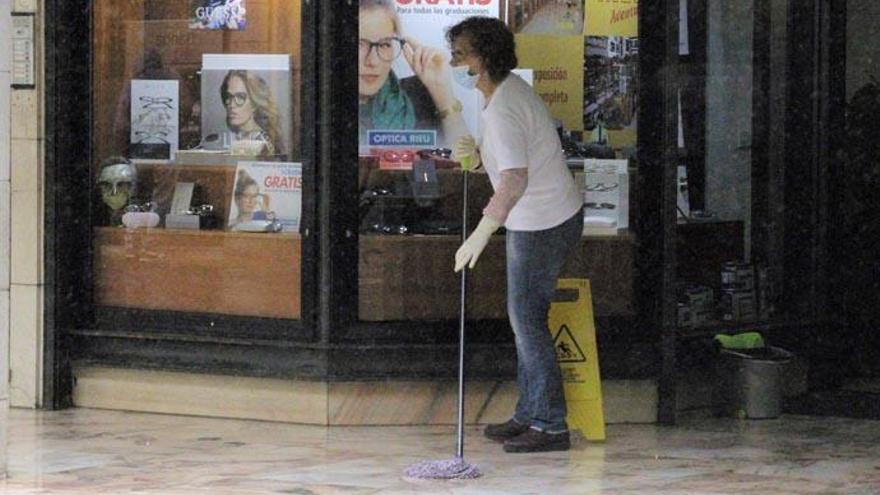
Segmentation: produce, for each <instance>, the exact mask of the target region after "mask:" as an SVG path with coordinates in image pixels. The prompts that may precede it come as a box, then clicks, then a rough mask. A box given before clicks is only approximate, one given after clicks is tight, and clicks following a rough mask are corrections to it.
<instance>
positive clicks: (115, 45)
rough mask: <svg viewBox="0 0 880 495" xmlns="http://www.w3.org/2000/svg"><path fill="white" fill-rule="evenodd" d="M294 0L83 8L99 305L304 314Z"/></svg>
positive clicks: (145, 2)
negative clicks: (87, 19) (88, 36)
mask: <svg viewBox="0 0 880 495" xmlns="http://www.w3.org/2000/svg"><path fill="white" fill-rule="evenodd" d="M300 20H301V2H300V1H298V0H295V1H290V0H189V1H176V0H125V1H117V0H97V1H95V2H93V31H92V33H93V39H92V43H93V50H94V51H93V53H94V56H93V59H92V60H93V63H92V88H93V107H92V120H91V128H90V131H91V136H92V149H93V153H92V156H93V158H94V163H93V164H92V171H93V176H92V184H93V185H94V201H93V210H92V217H93V219H94V220H93V230H92V232H93V236H94V243H93V244H94V265H93V266H94V281H95V294H94V297H95V303H96V305H97V306H98V307H105V308H116V309H120V308H121V309H134V310H158V311H167V312H196V313H207V314H218V315H232V316H253V317H268V318H282V319H299V318H300V314H301V308H300V279H301V273H300V271H301V269H300V266H301V238H300V233H299V230H300V227H299V225H300V218H301V215H302V167H301V163H300V160H301V152H300V150H301V146H300V127H301V118H300V115H301V112H300V85H301V83H302V78H301V72H300V67H301V66H302V64H301V61H302V60H301V53H300V47H301V30H300Z"/></svg>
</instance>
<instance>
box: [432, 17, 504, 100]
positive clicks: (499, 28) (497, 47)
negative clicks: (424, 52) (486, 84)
mask: <svg viewBox="0 0 880 495" xmlns="http://www.w3.org/2000/svg"><path fill="white" fill-rule="evenodd" d="M458 38H464V39H466V40H467V41H468V44H470V47H471V49H472V50H473V52H474V53H475V54H476V55H477V56H478V57H480V58H481V59H482V60H483V64H484V65H485V66H486V70H487V71H488V72H489V77H490V78H491V79H492V82H495V83H499V82H501V81H503V80H504V78H505V77H507V74H510V71H511V70H512V69H514V68H516V64H517V60H516V42H515V41H514V39H513V33H512V32H511V31H510V29H509V28H508V27H507V25H506V24H504V22H503V21H502V20H500V19H496V18H494V17H479V16H477V17H468V18H467V19H465V20H463V21H461V22H459V23H458V24H456V25H454V26H452V27H451V28H449V30H448V31H446V41H448V42H449V45H450V46H451V45H452V43H453V42H454V41H455V40H456V39H458Z"/></svg>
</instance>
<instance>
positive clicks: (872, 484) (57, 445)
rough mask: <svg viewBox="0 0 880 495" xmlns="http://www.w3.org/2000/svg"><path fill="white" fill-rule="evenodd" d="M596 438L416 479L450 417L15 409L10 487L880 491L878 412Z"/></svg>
mask: <svg viewBox="0 0 880 495" xmlns="http://www.w3.org/2000/svg"><path fill="white" fill-rule="evenodd" d="M607 433H608V440H607V441H606V442H605V443H602V444H591V443H587V442H583V441H581V442H578V443H577V445H576V446H575V448H574V449H573V450H572V451H570V452H557V453H550V454H537V455H535V454H533V455H511V454H505V453H503V452H502V451H501V448H500V446H499V445H498V444H494V443H491V442H489V441H488V440H485V439H483V438H482V437H481V436H480V434H479V431H478V429H476V428H472V427H469V428H468V429H467V432H466V435H467V443H466V449H465V457H466V459H467V460H468V461H470V462H471V463H474V464H476V465H478V466H479V467H480V469H481V470H482V471H483V472H484V473H485V475H484V476H483V477H482V478H480V479H477V480H467V481H465V480H459V481H451V482H450V481H447V482H437V481H432V482H425V481H422V482H412V481H407V480H404V479H403V478H402V477H401V473H402V471H403V470H404V469H405V468H406V467H407V466H408V465H410V464H412V463H414V462H416V461H421V460H425V459H444V458H448V457H450V455H451V453H452V452H453V451H454V428H451V427H424V428H421V427H357V428H347V427H346V428H343V427H332V428H324V427H315V426H298V425H289V424H279V423H261V422H254V421H239V420H225V419H206V418H194V417H182V416H163V415H150V414H140V413H122V412H112V411H97V410H86V409H73V410H67V411H60V412H34V411H26V410H20V409H14V410H12V411H10V416H9V449H8V458H9V478H8V479H7V480H6V481H5V482H0V492H2V493H10V494H38V493H39V494H43V493H53V494H54V493H65V494H66V493H71V494H107V493H157V494H159V493H161V494H194V493H210V494H227V493H228V494H244V493H250V494H268V493H287V494H299V495H306V494H331V493H333V494H335V493H339V494H372V493H383V494H384V493H387V494H403V493H419V494H421V493H444V494H451V493H467V494H477V493H480V494H482V493H485V494H526V493H529V494H541V495H556V494H577V495H588V494H694V495H696V494H754V495H757V494H771V493H772V494H786V495H800V494H807V493H810V494H853V495H867V494H880V422H878V421H865V420H849V419H835V418H809V417H803V416H784V417H783V418H781V419H778V420H764V421H745V422H743V421H736V420H729V419H696V420H690V421H686V422H684V423H683V424H681V425H680V426H677V427H675V428H665V427H659V426H652V425H612V426H610V427H609V428H608V430H607Z"/></svg>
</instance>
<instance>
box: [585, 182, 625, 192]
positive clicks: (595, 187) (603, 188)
mask: <svg viewBox="0 0 880 495" xmlns="http://www.w3.org/2000/svg"><path fill="white" fill-rule="evenodd" d="M615 189H617V183H612V184H605V183H603V182H599V183H597V184H587V186H586V187H585V190H587V191H594V192H608V191H613V190H615Z"/></svg>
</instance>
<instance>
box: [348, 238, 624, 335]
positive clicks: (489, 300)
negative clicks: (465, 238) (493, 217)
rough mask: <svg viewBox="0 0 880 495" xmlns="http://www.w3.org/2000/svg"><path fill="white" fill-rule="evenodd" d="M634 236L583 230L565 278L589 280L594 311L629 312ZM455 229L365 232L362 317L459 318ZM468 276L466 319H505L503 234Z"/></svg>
mask: <svg viewBox="0 0 880 495" xmlns="http://www.w3.org/2000/svg"><path fill="white" fill-rule="evenodd" d="M634 241H635V237H634V236H633V235H632V234H630V233H628V232H625V233H623V234H622V235H619V236H586V237H583V238H582V240H581V246H580V248H579V249H578V250H577V251H576V253H575V254H574V256H573V257H572V259H571V260H569V263H568V264H566V266H565V267H564V268H563V272H562V273H561V275H560V276H561V277H563V278H588V279H590V281H591V287H592V296H593V306H594V308H595V313H596V315H597V316H631V315H633V314H634V307H633V290H634V287H633V284H634V273H635V267H634V265H635V242H634ZM460 242H461V240H460V239H459V237H458V236H457V235H412V236H400V235H363V234H362V235H361V236H360V241H359V251H360V259H359V265H358V267H359V273H360V281H359V287H358V289H359V317H360V319H361V320H364V321H388V320H420V319H421V320H438V319H453V318H456V317H457V316H458V312H459V297H460V274H457V273H455V272H453V260H454V259H455V251H456V249H458V246H459V244H460ZM472 273H473V274H472V275H471V276H469V289H468V291H469V292H468V294H469V300H470V301H471V303H470V304H469V307H468V318H471V319H500V318H506V317H507V303H506V260H505V246H504V236H503V235H494V236H492V239H491V240H490V242H489V244H488V245H487V246H486V249H485V251H484V252H483V254H482V255H481V256H480V261H479V263H477V265H476V267H475V268H474V270H473V272H472Z"/></svg>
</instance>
